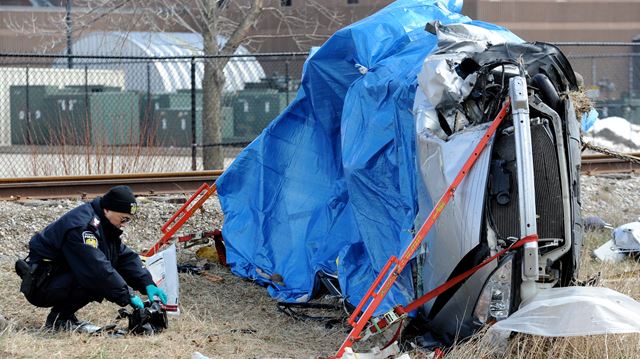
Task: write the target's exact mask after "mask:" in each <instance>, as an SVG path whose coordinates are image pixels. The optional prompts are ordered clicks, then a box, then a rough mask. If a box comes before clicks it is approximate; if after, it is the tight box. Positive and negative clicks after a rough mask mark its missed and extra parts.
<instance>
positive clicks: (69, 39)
mask: <svg viewBox="0 0 640 359" xmlns="http://www.w3.org/2000/svg"><path fill="white" fill-rule="evenodd" d="M65 22H66V24H67V55H72V54H73V51H72V50H71V45H72V44H71V0H67V14H66V16H65ZM67 59H68V61H69V62H68V66H69V68H73V58H71V56H69V57H68V58H67Z"/></svg>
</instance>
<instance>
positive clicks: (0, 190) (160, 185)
mask: <svg viewBox="0 0 640 359" xmlns="http://www.w3.org/2000/svg"><path fill="white" fill-rule="evenodd" d="M221 174H222V171H199V172H169V173H132V174H117V175H93V176H56V177H22V178H2V179H0V200H17V199H26V198H79V199H84V198H93V197H95V196H98V195H101V194H104V193H105V192H106V191H107V190H108V189H109V188H111V187H113V186H117V185H121V184H126V185H128V186H129V187H131V189H132V190H133V192H134V193H135V194H136V195H154V194H161V193H185V194H192V193H193V192H195V191H196V190H197V189H198V188H199V187H200V186H201V185H202V184H203V183H209V184H211V183H213V182H215V180H216V179H217V178H218V177H219V176H220V175H221Z"/></svg>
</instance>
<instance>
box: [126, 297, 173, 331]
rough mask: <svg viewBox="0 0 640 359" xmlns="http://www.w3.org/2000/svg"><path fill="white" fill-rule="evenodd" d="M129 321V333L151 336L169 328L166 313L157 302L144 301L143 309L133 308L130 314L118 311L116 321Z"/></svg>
mask: <svg viewBox="0 0 640 359" xmlns="http://www.w3.org/2000/svg"><path fill="white" fill-rule="evenodd" d="M123 318H128V319H129V333H133V334H144V335H153V334H156V333H160V332H161V331H163V330H164V329H167V328H168V327H169V320H168V318H167V312H166V310H164V308H163V307H162V304H161V303H160V302H159V301H153V302H149V301H145V302H144V308H135V309H133V311H132V312H131V313H129V312H128V311H127V309H125V308H120V309H119V310H118V319H123Z"/></svg>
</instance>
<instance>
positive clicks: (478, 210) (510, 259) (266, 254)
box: [217, 0, 582, 345]
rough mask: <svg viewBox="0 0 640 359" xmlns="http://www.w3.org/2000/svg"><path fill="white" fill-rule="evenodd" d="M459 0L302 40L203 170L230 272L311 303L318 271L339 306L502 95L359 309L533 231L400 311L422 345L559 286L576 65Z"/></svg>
mask: <svg viewBox="0 0 640 359" xmlns="http://www.w3.org/2000/svg"><path fill="white" fill-rule="evenodd" d="M461 7H462V2H461V1H453V0H452V1H444V0H439V1H436V0H432V1H427V0H400V1H396V2H394V3H393V4H391V5H389V6H388V7H386V8H384V9H383V10H381V11H380V12H378V13H376V14H374V15H372V16H371V17H369V18H366V19H364V20H362V21H360V22H358V23H355V24H353V25H350V26H348V27H346V28H345V29H342V30H340V31H339V32H337V33H336V34H335V35H334V36H332V37H331V38H330V39H329V40H328V41H327V42H326V43H325V44H324V45H323V46H322V47H320V48H319V49H317V50H316V51H314V52H313V53H312V54H311V55H310V57H309V58H308V60H307V62H306V63H305V67H304V71H303V75H302V83H301V87H300V89H299V91H298V95H297V97H296V99H295V100H294V101H293V102H292V103H291V105H290V106H289V107H288V108H287V109H286V110H285V111H284V112H283V113H282V114H280V115H279V116H278V117H277V118H276V119H275V120H274V121H273V122H272V123H271V124H270V125H269V126H268V127H267V128H266V129H265V130H264V132H263V133H262V134H261V135H260V136H259V137H258V138H257V139H256V140H255V141H253V142H252V143H251V144H250V145H249V146H248V147H247V148H246V149H245V150H244V151H243V152H242V153H240V154H239V156H238V157H237V158H236V160H235V161H234V162H233V163H232V164H231V166H230V167H229V169H228V170H226V171H225V173H224V174H223V175H222V177H220V178H219V179H218V181H217V186H218V194H219V198H220V203H221V206H222V209H223V211H224V215H225V222H224V226H223V230H222V232H223V236H224V238H225V241H226V243H227V261H228V264H229V265H230V268H231V270H232V272H234V273H235V274H237V275H239V276H242V277H246V278H249V279H252V280H254V281H256V282H257V283H259V284H262V285H264V286H266V287H267V288H268V291H269V293H270V295H272V296H273V297H274V298H275V299H276V300H278V301H282V302H307V301H310V300H312V299H313V298H314V297H316V296H317V295H319V293H321V292H323V290H322V283H328V284H329V285H327V286H329V287H332V290H334V291H337V292H338V293H339V295H340V296H341V298H342V300H343V301H344V303H345V304H346V305H345V307H346V308H351V309H353V307H354V306H356V305H357V304H358V303H359V302H360V301H361V300H362V298H364V297H365V295H366V293H367V291H368V289H369V287H370V286H371V285H372V283H373V282H374V280H375V279H376V277H377V276H378V274H379V273H380V272H381V271H383V268H384V267H385V264H386V263H387V262H388V260H389V258H390V257H392V256H395V257H398V258H399V257H401V255H402V253H404V252H405V251H406V250H407V248H408V246H410V244H411V242H412V240H413V238H414V236H415V235H416V232H417V229H418V228H420V226H421V225H422V224H423V223H424V221H425V219H426V218H427V216H428V215H429V213H431V211H432V210H434V205H435V204H436V203H437V202H438V199H439V198H440V197H441V196H442V195H443V194H444V192H445V191H446V189H447V187H448V186H449V185H450V183H451V181H452V180H453V178H454V177H455V176H456V175H457V174H458V173H459V172H460V169H461V167H462V165H463V164H464V163H465V161H466V160H467V159H468V158H469V157H470V156H471V155H472V154H473V153H472V152H473V150H474V148H475V146H476V144H477V143H478V142H479V141H480V139H481V138H482V136H483V135H484V133H485V130H486V129H487V127H489V125H490V123H491V122H492V121H493V119H494V118H495V117H496V115H497V114H498V112H499V111H500V109H501V108H502V107H503V104H504V103H505V101H506V100H507V99H510V100H511V104H512V105H511V107H510V113H509V114H508V116H506V118H505V120H504V122H503V123H502V125H501V126H500V127H499V128H498V130H497V132H496V134H495V136H493V137H492V138H491V140H490V142H489V144H488V146H487V148H486V149H485V150H484V151H483V152H482V153H481V154H479V157H478V159H477V161H476V163H475V165H474V166H473V168H472V169H471V170H470V171H469V172H468V173H466V174H465V178H464V180H463V181H462V182H461V184H460V186H459V187H458V188H456V190H455V193H454V194H453V197H452V199H451V200H450V202H449V203H448V205H447V206H446V207H445V208H444V209H443V210H442V212H441V215H440V217H439V218H438V219H437V221H436V222H435V225H434V226H433V228H431V230H430V231H429V233H428V235H427V236H426V238H425V239H424V241H422V243H421V244H420V247H419V248H418V250H417V252H416V255H415V256H413V257H412V259H411V261H410V263H409V264H410V265H409V266H408V267H407V268H406V269H405V270H404V271H403V272H402V273H400V274H399V275H398V279H397V281H396V282H395V284H394V285H393V287H391V289H390V291H389V292H388V293H387V294H386V296H385V297H384V299H383V300H382V301H381V303H380V306H379V307H377V309H376V310H375V313H374V315H381V314H383V313H386V312H387V311H388V310H389V309H390V308H394V307H395V306H398V305H401V306H404V305H407V304H409V303H411V302H412V301H413V300H415V299H416V298H418V297H420V296H421V295H423V294H424V293H427V292H429V291H431V290H432V289H433V288H435V287H437V286H438V285H440V284H442V283H445V282H447V281H448V280H449V279H450V278H452V277H454V276H456V275H457V274H460V273H463V272H465V271H467V270H468V269H470V268H472V267H474V266H475V265H476V264H478V263H480V262H481V261H483V260H484V259H486V258H488V257H490V256H491V255H492V254H495V253H497V252H499V251H500V250H502V249H505V248H508V247H509V246H510V245H512V244H513V243H514V242H515V241H517V240H519V239H521V238H523V237H529V238H532V236H537V238H538V240H537V241H532V242H529V243H527V244H525V245H524V246H523V247H522V248H519V249H517V250H514V251H509V252H508V253H506V254H505V255H503V256H501V257H500V258H498V259H497V260H496V261H493V262H491V263H490V264H489V265H487V266H485V267H483V268H482V269H480V270H478V271H477V272H475V273H474V274H473V275H472V276H471V277H469V278H467V279H466V280H465V281H464V282H462V283H460V284H459V285H456V286H454V287H453V288H451V289H450V290H448V291H446V292H444V293H442V294H440V295H439V296H437V298H435V300H432V301H430V302H427V303H425V304H424V305H422V306H421V307H420V308H419V309H418V310H417V311H415V312H413V313H411V317H412V318H413V319H412V321H411V322H412V324H411V326H412V327H413V328H414V329H417V330H416V333H418V334H419V335H423V337H422V338H423V339H422V340H423V341H424V344H425V345H429V343H430V342H431V341H434V342H436V341H437V342H438V343H444V344H451V343H452V342H453V341H454V340H456V339H460V338H464V337H466V336H468V335H470V334H471V333H473V332H474V331H475V330H476V329H477V328H479V327H480V326H481V325H483V324H485V323H490V322H493V321H496V320H501V319H504V318H506V317H507V316H509V314H510V313H512V312H514V311H515V310H516V309H517V307H518V304H519V302H520V301H521V300H522V299H523V298H526V297H528V296H531V295H533V294H535V293H536V292H537V291H540V290H544V289H545V288H550V287H553V286H566V285H568V284H570V283H571V281H572V279H573V278H575V276H576V273H577V264H578V263H579V254H580V247H581V243H582V229H581V223H580V202H579V166H580V132H579V131H580V127H579V123H578V121H577V120H576V115H575V111H574V109H573V106H572V103H571V100H570V98H569V97H568V92H569V91H575V90H577V89H578V86H577V83H576V77H575V74H574V72H573V70H572V69H571V66H570V64H569V63H568V61H567V59H566V58H565V57H564V55H563V54H562V53H561V52H560V51H559V50H558V49H557V48H556V47H554V46H552V45H549V44H544V43H527V42H524V41H523V40H521V39H520V38H518V37H517V36H515V35H514V34H512V33H511V32H509V31H508V30H507V29H504V28H501V27H498V26H495V25H492V24H487V23H482V22H478V21H472V20H471V19H469V18H467V17H465V16H463V15H460V9H461ZM276 278H277V280H276ZM425 333H427V334H425Z"/></svg>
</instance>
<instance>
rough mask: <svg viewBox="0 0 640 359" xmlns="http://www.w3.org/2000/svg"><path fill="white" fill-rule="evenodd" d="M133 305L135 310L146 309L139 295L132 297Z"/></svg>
mask: <svg viewBox="0 0 640 359" xmlns="http://www.w3.org/2000/svg"><path fill="white" fill-rule="evenodd" d="M131 305H132V306H133V307H134V308H144V303H142V299H140V297H138V296H137V295H134V296H132V297H131Z"/></svg>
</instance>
